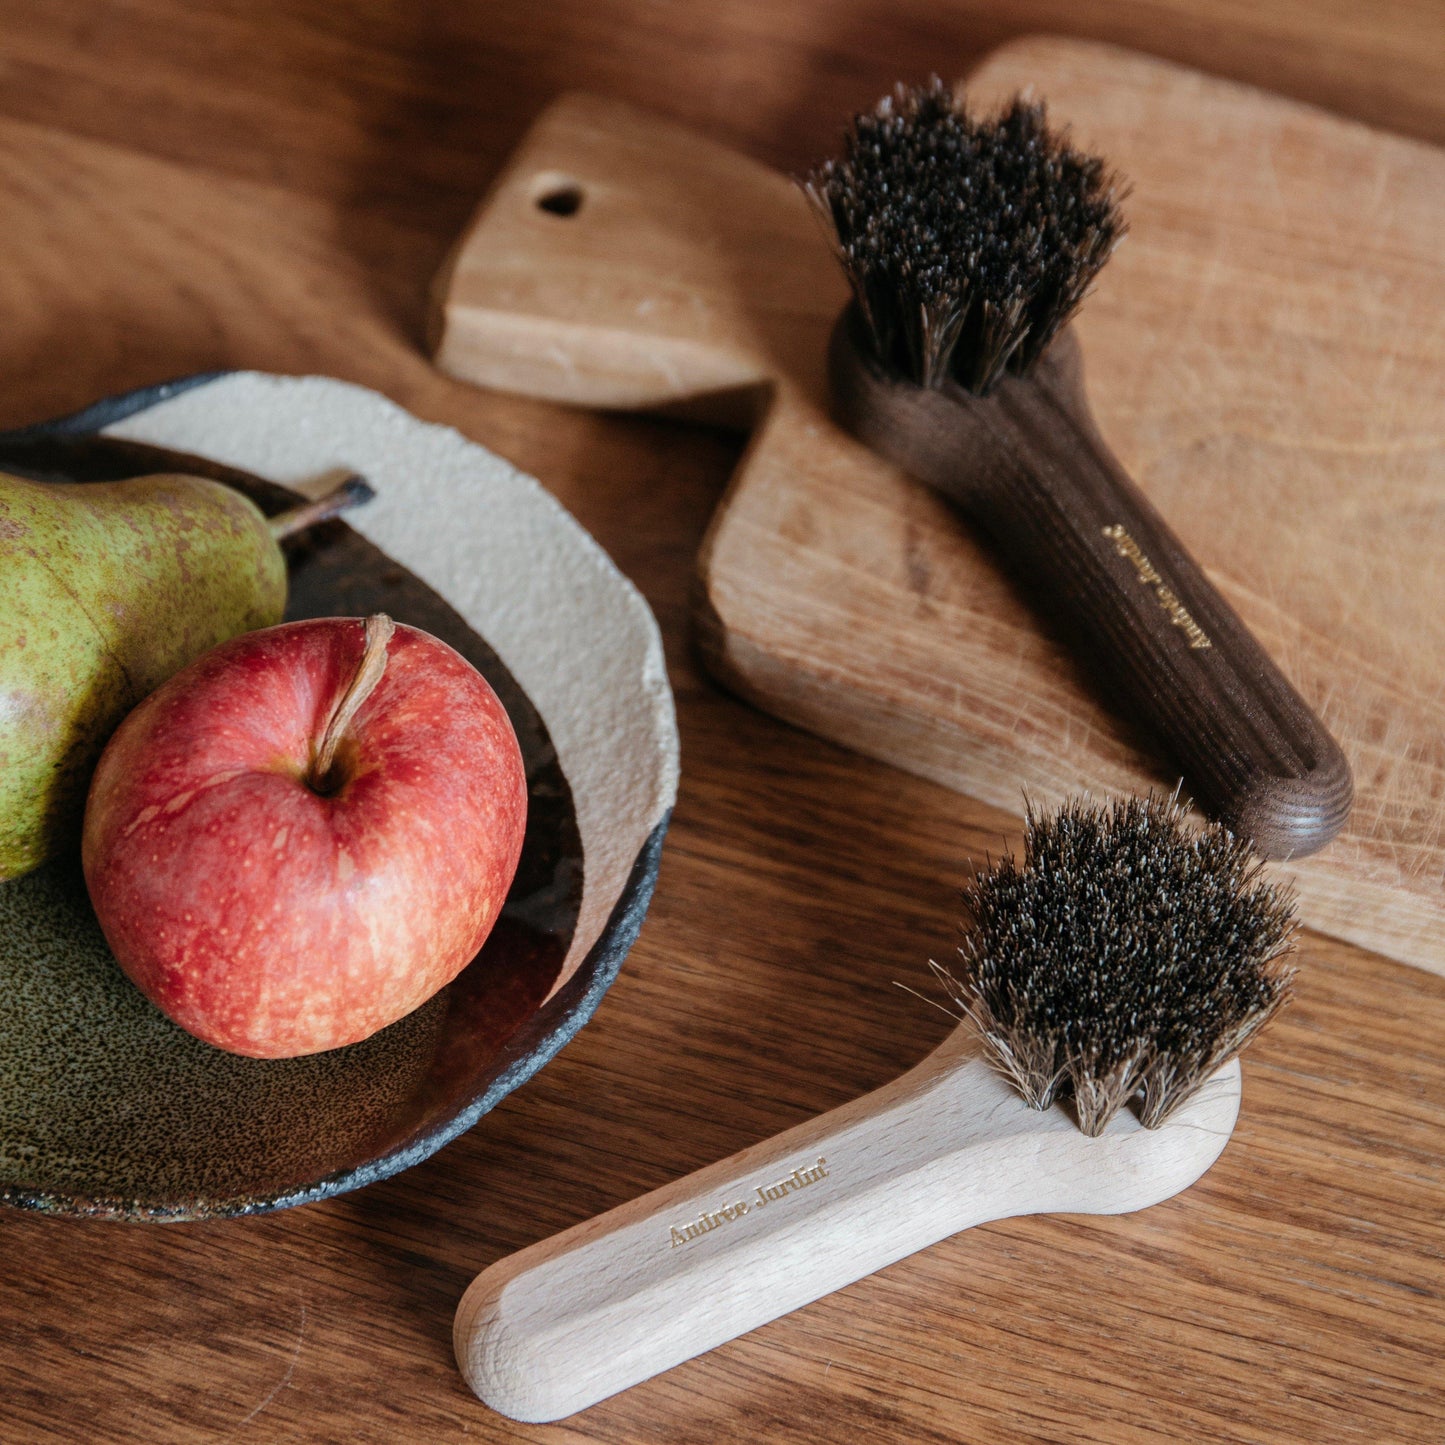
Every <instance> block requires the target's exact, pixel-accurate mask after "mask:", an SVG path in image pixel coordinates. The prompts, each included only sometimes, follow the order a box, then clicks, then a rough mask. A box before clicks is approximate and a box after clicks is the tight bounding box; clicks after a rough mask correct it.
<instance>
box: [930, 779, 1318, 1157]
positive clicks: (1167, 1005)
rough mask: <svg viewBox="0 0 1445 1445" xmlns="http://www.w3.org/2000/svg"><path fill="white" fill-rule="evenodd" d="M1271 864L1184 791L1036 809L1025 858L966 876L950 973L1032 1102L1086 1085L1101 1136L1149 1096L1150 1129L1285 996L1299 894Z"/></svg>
mask: <svg viewBox="0 0 1445 1445" xmlns="http://www.w3.org/2000/svg"><path fill="white" fill-rule="evenodd" d="M1262 866H1263V865H1262V863H1261V862H1260V860H1259V859H1258V857H1257V856H1256V855H1255V854H1254V852H1253V851H1252V850H1251V848H1250V846H1249V844H1248V843H1247V842H1245V841H1244V840H1242V839H1239V838H1236V837H1235V836H1234V835H1233V834H1231V833H1229V832H1228V831H1227V830H1226V829H1224V828H1221V827H1218V826H1217V825H1210V826H1207V827H1205V828H1203V829H1201V830H1199V831H1191V830H1190V829H1189V828H1188V827H1186V824H1185V816H1184V809H1183V807H1182V806H1181V805H1180V804H1179V802H1178V799H1177V798H1171V799H1167V800H1160V799H1156V798H1153V797H1150V798H1146V799H1140V798H1132V799H1128V800H1125V801H1121V802H1116V803H1113V804H1109V805H1095V804H1092V803H1088V802H1079V801H1076V802H1072V803H1069V804H1068V805H1066V806H1065V807H1064V808H1063V809H1062V810H1060V811H1059V812H1057V813H1055V814H1053V815H1051V816H1047V817H1045V816H1041V815H1040V814H1038V813H1036V812H1035V811H1034V810H1033V808H1032V807H1030V809H1029V811H1028V819H1027V830H1026V834H1025V843H1024V859H1023V862H1022V864H1020V863H1018V862H1016V861H1015V860H1014V859H1013V858H1005V859H1003V860H1002V861H1001V862H998V863H994V864H992V865H991V866H990V867H989V868H988V869H987V870H986V871H984V872H982V873H979V874H978V875H976V876H975V877H974V879H973V880H972V881H971V882H970V883H969V884H968V885H967V886H966V888H965V889H964V902H965V905H966V907H967V909H968V912H969V914H970V915H971V920H972V928H971V930H970V932H969V933H968V935H967V937H966V939H965V941H964V944H963V946H962V947H961V948H960V949H959V958H960V965H959V968H958V971H957V973H956V974H954V973H953V972H950V971H949V970H946V969H942V968H938V967H937V966H935V967H936V970H937V972H938V973H939V976H940V978H941V979H942V981H943V983H944V985H945V987H947V988H948V990H949V992H950V993H951V994H952V996H953V998H954V1000H955V1002H957V1003H958V1005H959V1006H960V1007H961V1008H962V1009H963V1011H964V1012H965V1013H966V1014H967V1015H968V1016H969V1017H970V1018H971V1019H972V1020H973V1022H974V1024H975V1025H976V1026H977V1027H978V1029H979V1031H980V1033H981V1034H982V1035H983V1039H984V1043H985V1046H986V1048H987V1050H988V1052H989V1054H990V1056H991V1057H992V1059H993V1061H994V1062H995V1063H996V1064H997V1065H998V1067H999V1068H1000V1069H1001V1070H1002V1071H1003V1073H1004V1074H1005V1075H1007V1077H1008V1078H1009V1079H1010V1080H1011V1081H1012V1082H1013V1084H1014V1085H1015V1086H1016V1087H1017V1088H1018V1090H1019V1091H1020V1093H1022V1094H1023V1096H1024V1098H1025V1099H1026V1100H1027V1101H1028V1102H1029V1103H1030V1104H1031V1105H1033V1107H1034V1108H1036V1109H1044V1108H1047V1107H1048V1106H1049V1105H1050V1104H1051V1103H1052V1102H1053V1100H1054V1098H1055V1097H1056V1096H1057V1095H1060V1094H1071V1095H1072V1096H1073V1100H1074V1105H1075V1109H1076V1112H1077V1114H1078V1118H1079V1125H1080V1127H1081V1128H1082V1129H1083V1130H1084V1132H1085V1133H1086V1134H1090V1135H1095V1134H1098V1133H1100V1132H1101V1131H1102V1130H1103V1128H1104V1127H1105V1125H1107V1124H1108V1122H1109V1120H1110V1119H1111V1118H1113V1116H1114V1115H1115V1114H1116V1113H1117V1112H1118V1110H1119V1109H1120V1108H1121V1107H1122V1106H1123V1105H1125V1104H1127V1103H1128V1102H1129V1101H1130V1100H1132V1099H1133V1098H1134V1097H1135V1096H1136V1095H1142V1101H1141V1107H1140V1118H1141V1120H1142V1122H1143V1123H1144V1124H1146V1125H1147V1126H1149V1127H1150V1128H1153V1127H1155V1126H1157V1125H1158V1124H1160V1123H1162V1122H1163V1121H1164V1120H1165V1119H1166V1118H1168V1116H1169V1115H1170V1113H1172V1112H1173V1111H1174V1110H1175V1109H1176V1108H1178V1107H1179V1105H1181V1104H1182V1103H1184V1101H1185V1100H1187V1099H1188V1098H1189V1097H1190V1096H1191V1095H1192V1094H1193V1093H1194V1092H1195V1090H1196V1089H1197V1088H1198V1087H1199V1086H1200V1085H1201V1084H1202V1083H1203V1082H1204V1081H1205V1080H1206V1079H1208V1078H1209V1077H1210V1075H1212V1074H1213V1073H1214V1072H1215V1071H1216V1070H1217V1069H1218V1068H1219V1067H1220V1066H1221V1065H1223V1064H1224V1063H1226V1062H1227V1061H1228V1060H1229V1059H1230V1058H1232V1057H1233V1056H1234V1055H1235V1054H1236V1053H1238V1051H1239V1050H1240V1049H1241V1048H1243V1046H1244V1045H1245V1044H1246V1043H1247V1042H1248V1041H1249V1039H1250V1038H1251V1037H1252V1036H1253V1035H1254V1033H1255V1032H1256V1031H1257V1030H1258V1029H1259V1028H1260V1027H1261V1026H1262V1025H1263V1024H1265V1023H1266V1022H1267V1021H1268V1020H1269V1019H1270V1018H1271V1017H1272V1016H1273V1015H1274V1014H1275V1013H1276V1011H1277V1010H1278V1009H1279V1008H1280V1007H1281V1006H1282V1005H1283V1004H1284V1002H1285V1001H1286V999H1287V997H1288V994H1289V988H1290V981H1291V979H1292V978H1293V976H1294V969H1293V967H1292V966H1291V965H1289V964H1288V963H1287V962H1285V961H1284V955H1285V954H1286V953H1288V952H1289V950H1290V948H1291V947H1292V945H1293V935H1294V930H1295V924H1294V907H1293V901H1292V899H1291V898H1290V896H1289V895H1288V893H1287V892H1285V891H1283V890H1281V889H1279V888H1277V887H1275V886H1274V885H1273V884H1270V883H1268V882H1265V881H1264V880H1263V879H1262V878H1261V876H1260V874H1261V869H1262Z"/></svg>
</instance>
